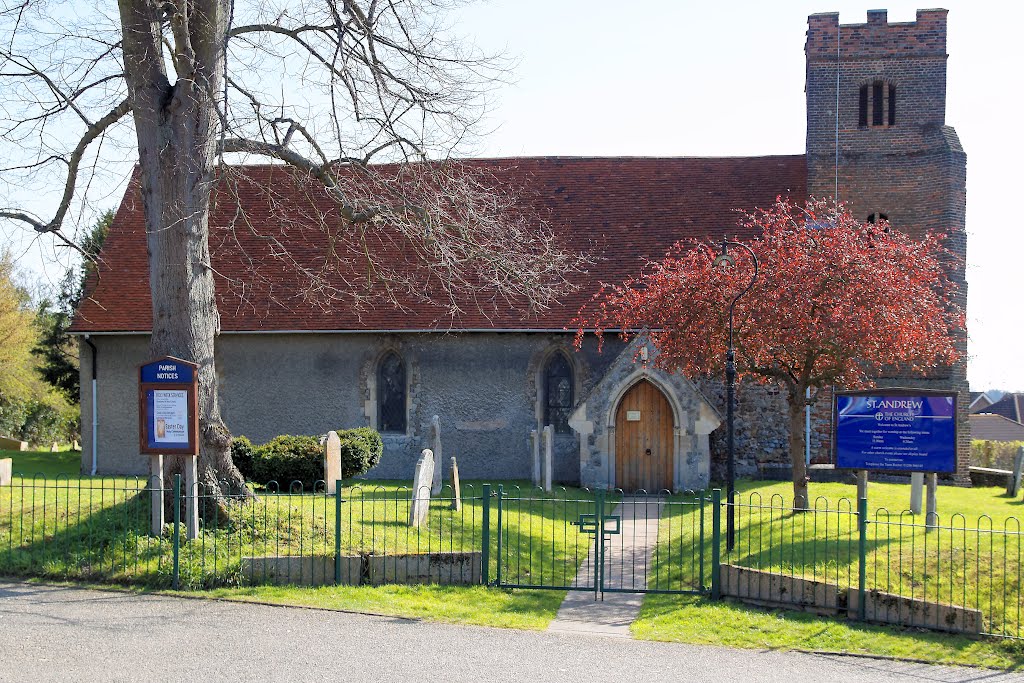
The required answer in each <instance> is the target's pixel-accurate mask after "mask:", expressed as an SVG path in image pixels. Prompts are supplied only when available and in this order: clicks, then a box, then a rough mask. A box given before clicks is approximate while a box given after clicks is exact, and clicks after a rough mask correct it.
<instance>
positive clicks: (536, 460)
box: [530, 429, 540, 486]
mask: <svg viewBox="0 0 1024 683" xmlns="http://www.w3.org/2000/svg"><path fill="white" fill-rule="evenodd" d="M530 457H531V459H532V462H533V485H534V486H540V439H538V438H537V430H536V429H531V430H530Z"/></svg>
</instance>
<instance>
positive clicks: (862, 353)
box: [576, 199, 965, 509]
mask: <svg viewBox="0 0 1024 683" xmlns="http://www.w3.org/2000/svg"><path fill="white" fill-rule="evenodd" d="M741 215H742V218H741V219H740V221H739V226H740V230H741V231H742V232H743V234H754V235H757V236H756V237H754V238H753V239H751V240H749V241H748V242H746V243H747V245H748V246H749V247H750V248H751V249H752V250H753V251H754V253H755V254H757V258H758V260H759V261H760V272H759V275H758V278H757V281H756V283H755V284H754V286H753V288H752V289H751V290H750V291H749V292H748V293H747V294H745V295H744V296H743V297H742V298H741V299H740V300H739V302H738V303H737V304H736V308H735V331H736V333H735V347H736V364H737V372H738V376H739V377H740V378H741V379H743V378H746V379H748V380H753V381H757V382H763V383H776V384H779V385H781V386H783V387H785V390H786V395H787V397H788V399H789V410H788V418H789V452H790V458H791V460H792V462H793V494H794V508H796V509H802V508H806V507H807V502H808V493H807V470H806V466H805V463H804V455H803V453H804V433H803V429H802V417H803V415H802V414H803V409H804V406H805V405H808V404H813V403H814V402H815V401H816V400H817V398H818V392H819V390H820V389H822V388H824V387H829V386H833V385H835V386H838V387H841V388H845V389H857V388H865V387H869V386H872V385H873V384H874V380H875V378H876V377H878V376H879V375H880V374H882V373H883V372H886V371H889V370H892V369H894V368H899V369H900V370H901V372H907V373H911V374H921V375H926V374H927V373H928V372H929V371H930V370H932V369H934V368H937V367H941V366H946V365H949V364H951V363H954V362H956V361H957V360H958V359H959V357H960V352H959V350H958V344H957V341H958V339H962V338H963V335H964V333H965V325H964V313H963V311H962V309H961V308H960V307H958V306H957V305H956V303H955V295H956V291H957V286H956V284H955V283H954V282H953V281H951V280H950V278H949V272H950V270H951V265H952V263H953V259H954V256H953V255H952V254H951V253H950V252H949V251H948V250H947V249H945V248H944V247H943V245H942V240H943V235H937V234H929V235H926V236H924V237H923V238H922V239H913V238H911V237H909V236H907V235H905V234H903V233H900V232H899V231H897V230H895V229H893V228H892V227H891V226H889V225H888V224H886V223H884V222H883V223H880V224H862V223H860V222H858V221H857V220H856V219H854V218H853V216H851V215H850V213H849V212H848V211H847V210H846V209H845V208H844V207H843V206H842V205H836V204H834V203H832V202H830V201H827V200H812V201H810V202H808V203H807V204H806V206H803V207H801V206H797V205H794V204H793V203H791V202H789V201H786V200H782V199H779V200H777V201H776V203H775V205H774V206H772V207H771V208H768V209H759V210H755V211H754V212H752V213H747V214H741ZM717 255H718V247H717V246H716V245H714V244H711V243H699V242H689V243H682V242H680V243H677V244H676V245H675V246H673V247H672V249H671V250H669V252H668V253H667V254H666V255H665V257H664V258H663V259H662V260H661V261H659V262H656V263H651V264H650V265H649V267H647V268H646V269H645V270H644V272H643V273H642V274H640V275H639V276H637V277H635V278H632V279H629V280H627V281H625V282H624V283H621V284H617V285H605V286H604V287H603V288H602V290H601V291H600V292H598V293H597V294H596V295H595V296H594V298H593V300H592V301H591V303H590V304H589V305H588V306H586V307H585V308H584V309H583V310H581V312H580V316H579V318H578V319H577V321H576V323H577V326H578V330H577V342H579V341H580V340H581V339H582V336H583V334H584V331H585V330H589V329H595V330H596V332H597V334H598V336H602V335H603V334H604V332H605V331H606V330H610V329H616V330H625V332H624V333H622V334H623V337H624V338H627V339H628V338H629V337H631V336H633V335H635V334H638V333H639V332H640V331H647V332H648V333H649V334H650V338H651V341H652V342H653V343H654V345H655V346H656V347H657V348H658V350H659V355H658V357H657V360H656V363H657V364H658V365H659V366H660V367H662V368H663V369H666V370H670V371H673V372H682V373H685V374H686V375H688V376H690V377H697V376H707V375H719V374H720V373H722V372H723V369H724V365H725V354H726V348H727V345H728V320H729V319H728V315H729V304H730V303H731V302H732V301H733V299H734V298H735V296H736V295H737V294H738V293H739V292H741V291H742V290H743V288H744V287H746V286H747V284H748V283H749V282H750V278H751V274H752V268H753V263H752V261H751V260H750V259H749V257H748V256H747V255H746V254H745V253H744V252H743V251H741V250H737V251H736V252H735V257H736V262H735V265H729V264H723V265H720V266H718V267H716V266H715V265H714V259H715V257H716V256H717ZM808 389H810V398H809V399H808V398H806V396H807V390H808Z"/></svg>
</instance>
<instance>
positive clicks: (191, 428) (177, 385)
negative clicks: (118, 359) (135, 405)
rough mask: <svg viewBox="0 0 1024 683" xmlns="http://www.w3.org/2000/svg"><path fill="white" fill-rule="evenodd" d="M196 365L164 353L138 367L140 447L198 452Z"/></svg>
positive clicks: (163, 451)
mask: <svg viewBox="0 0 1024 683" xmlns="http://www.w3.org/2000/svg"><path fill="white" fill-rule="evenodd" d="M198 371H199V366H198V365H196V364H195V363H189V362H188V361H185V360H181V359H180V358H171V357H169V356H168V357H164V358H159V359H157V360H154V361H151V362H149V363H146V364H145V365H142V366H140V367H139V451H140V452H141V453H150V454H163V455H198V454H199V420H198V413H199V406H198V396H199V393H198V387H199V381H198V380H199V372H198Z"/></svg>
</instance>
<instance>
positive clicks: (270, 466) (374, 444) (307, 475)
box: [231, 427, 384, 491]
mask: <svg viewBox="0 0 1024 683" xmlns="http://www.w3.org/2000/svg"><path fill="white" fill-rule="evenodd" d="M338 438H339V439H340V440H341V476H342V478H343V479H350V478H351V477H354V476H357V475H360V474H363V473H365V472H366V471H367V470H369V469H370V468H371V467H373V466H374V465H376V464H377V463H379V462H380V458H381V454H382V453H383V452H384V443H383V441H381V438H380V434H378V433H377V432H376V431H375V430H373V429H370V428H369V427H358V428H356V429H342V430H339V431H338ZM320 439H321V437H319V436H302V435H298V436H293V435H288V434H285V435H282V436H278V437H275V438H273V439H271V440H270V441H269V442H267V443H265V444H262V445H256V444H253V443H252V442H251V441H250V440H249V439H247V438H246V437H244V436H239V437H236V438H234V439H232V440H231V457H232V459H233V460H234V461H235V466H236V467H238V469H239V471H240V472H241V473H242V476H244V477H245V478H246V480H248V481H251V482H255V483H257V484H261V485H266V484H268V483H269V482H271V481H275V482H277V484H278V486H279V487H280V488H281V490H283V491H287V490H290V488H291V486H292V484H293V482H301V483H302V488H303V490H304V491H312V490H313V487H314V486H315V484H316V482H317V481H320V480H322V479H323V477H324V447H323V446H322V445H321V443H320Z"/></svg>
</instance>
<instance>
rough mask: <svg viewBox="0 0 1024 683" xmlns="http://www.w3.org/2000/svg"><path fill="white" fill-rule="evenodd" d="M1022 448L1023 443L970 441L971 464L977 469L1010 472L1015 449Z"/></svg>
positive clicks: (1015, 452)
mask: <svg viewBox="0 0 1024 683" xmlns="http://www.w3.org/2000/svg"><path fill="white" fill-rule="evenodd" d="M1021 446H1024V441H982V440H981V439H975V440H973V441H971V464H972V465H975V466H977V467H994V468H996V469H999V470H1012V469H1013V462H1014V459H1015V458H1016V457H1017V449H1018V448H1020V447H1021Z"/></svg>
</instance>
